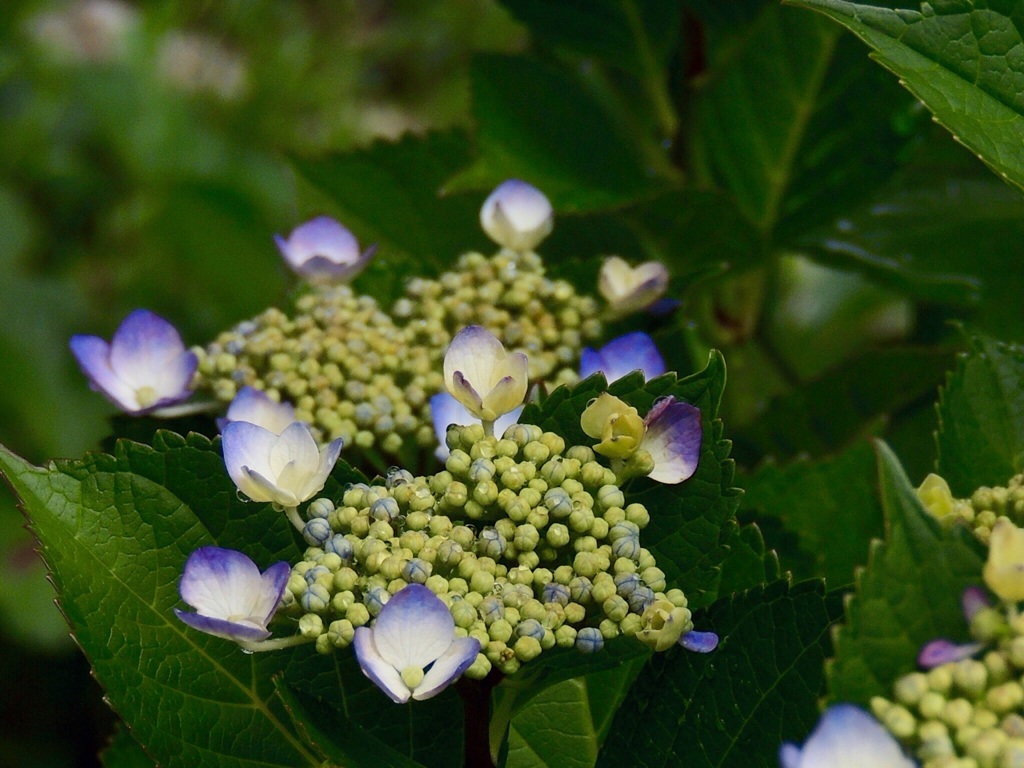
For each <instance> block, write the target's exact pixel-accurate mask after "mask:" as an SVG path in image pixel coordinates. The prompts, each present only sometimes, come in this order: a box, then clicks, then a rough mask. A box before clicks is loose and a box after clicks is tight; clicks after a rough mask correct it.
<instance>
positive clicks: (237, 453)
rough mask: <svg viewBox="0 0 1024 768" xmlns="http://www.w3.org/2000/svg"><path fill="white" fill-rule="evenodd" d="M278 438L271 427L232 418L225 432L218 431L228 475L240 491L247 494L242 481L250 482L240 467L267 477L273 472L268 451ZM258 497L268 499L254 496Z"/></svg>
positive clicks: (246, 483) (271, 475)
mask: <svg viewBox="0 0 1024 768" xmlns="http://www.w3.org/2000/svg"><path fill="white" fill-rule="evenodd" d="M277 440H278V436H277V435H275V434H274V433H273V432H271V431H270V430H267V429H264V428H263V427H259V426H257V425H255V424H250V423H248V422H245V421H235V422H232V423H230V424H228V425H227V426H226V427H225V428H224V433H223V434H222V435H221V448H222V450H223V451H224V466H225V467H227V470H228V475H230V476H231V479H232V480H233V481H234V483H235V485H237V486H238V487H239V489H240V490H241V491H242V493H246V495H248V493H247V492H246V489H245V488H244V487H243V485H249V484H250V483H251V481H250V478H249V475H248V474H247V473H245V472H243V468H246V469H248V471H249V472H256V473H258V474H260V475H261V476H263V477H265V478H268V479H269V478H270V477H273V475H274V473H273V472H271V469H270V451H271V449H272V448H273V447H274V444H275V443H276V442H277ZM257 501H267V499H257Z"/></svg>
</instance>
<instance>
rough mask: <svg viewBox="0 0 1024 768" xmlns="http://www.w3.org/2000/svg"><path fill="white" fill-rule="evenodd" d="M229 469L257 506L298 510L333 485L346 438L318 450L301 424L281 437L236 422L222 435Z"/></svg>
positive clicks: (258, 427) (308, 432) (244, 423)
mask: <svg viewBox="0 0 1024 768" xmlns="http://www.w3.org/2000/svg"><path fill="white" fill-rule="evenodd" d="M222 445H223V449H224V464H225V466H226V467H227V470H228V474H229V475H230V476H231V479H232V480H233V481H234V482H235V485H237V486H238V489H239V490H240V491H241V492H242V493H244V494H245V495H246V496H248V497H249V498H250V499H252V500H253V501H269V502H273V503H275V504H279V505H281V506H282V507H292V508H293V507H297V506H298V505H299V504H301V503H302V502H304V501H307V500H309V499H311V498H313V496H314V495H315V494H317V493H318V492H319V491H320V490H321V489H322V488H323V487H324V483H326V482H327V476H328V475H329V474H330V473H331V469H333V468H334V464H335V462H337V460H338V455H339V454H340V453H341V439H340V438H339V439H337V440H335V441H334V442H332V443H329V444H328V445H325V446H324V447H322V448H318V447H317V444H316V440H315V439H314V438H313V433H312V432H311V431H310V428H309V425H308V424H306V423H304V422H301V421H296V422H293V423H292V424H291V425H290V426H289V427H287V428H286V429H285V430H284V431H283V432H282V433H281V434H280V435H277V434H274V433H273V432H271V431H270V430H269V429H264V428H263V427H260V426H257V425H256V424H250V423H248V422H245V421H233V422H231V423H230V424H228V425H227V426H226V427H225V428H224V433H223V435H222Z"/></svg>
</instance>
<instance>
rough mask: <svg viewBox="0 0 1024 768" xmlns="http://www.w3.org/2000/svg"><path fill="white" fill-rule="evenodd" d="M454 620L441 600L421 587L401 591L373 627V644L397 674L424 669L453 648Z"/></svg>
mask: <svg viewBox="0 0 1024 768" xmlns="http://www.w3.org/2000/svg"><path fill="white" fill-rule="evenodd" d="M454 638H455V620H454V619H452V615H451V612H449V610H448V608H447V607H446V606H445V604H444V603H443V602H442V601H441V599H440V598H439V597H438V596H437V595H435V594H434V593H433V592H431V591H430V590H429V589H428V588H427V587H425V586H423V585H422V584H410V585H409V586H407V587H403V588H402V589H401V590H399V591H398V592H397V593H396V594H395V595H394V597H392V598H391V599H390V600H389V601H388V602H387V604H386V605H385V606H384V608H383V610H381V612H380V614H379V615H378V616H377V621H376V623H375V624H374V625H373V644H374V646H375V647H376V649H377V651H378V652H379V653H380V655H381V657H382V658H383V659H384V660H385V661H386V662H387V663H388V664H390V665H391V666H393V667H395V668H396V669H398V670H403V669H405V668H406V667H418V668H420V669H423V668H425V667H426V666H427V665H428V664H430V663H431V662H433V661H435V660H436V659H437V658H438V657H440V656H441V654H442V653H444V652H445V651H446V650H447V649H448V646H449V645H451V643H452V640H453V639H454Z"/></svg>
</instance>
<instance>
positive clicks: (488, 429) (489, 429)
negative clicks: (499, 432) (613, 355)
mask: <svg viewBox="0 0 1024 768" xmlns="http://www.w3.org/2000/svg"><path fill="white" fill-rule="evenodd" d="M481 422H482V423H483V425H484V435H485V436H486V437H494V422H493V421H487V419H481Z"/></svg>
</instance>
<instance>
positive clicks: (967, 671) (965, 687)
mask: <svg viewBox="0 0 1024 768" xmlns="http://www.w3.org/2000/svg"><path fill="white" fill-rule="evenodd" d="M952 666H953V670H952V671H953V682H954V683H956V686H957V688H959V689H960V690H961V691H963V692H964V693H966V694H968V695H969V696H977V695H979V694H980V693H981V692H982V691H984V690H985V687H986V686H987V685H988V669H987V668H986V667H985V665H984V664H983V663H982V662H980V661H975V660H974V659H963V660H962V661H958V662H956V664H954V665H952Z"/></svg>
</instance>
